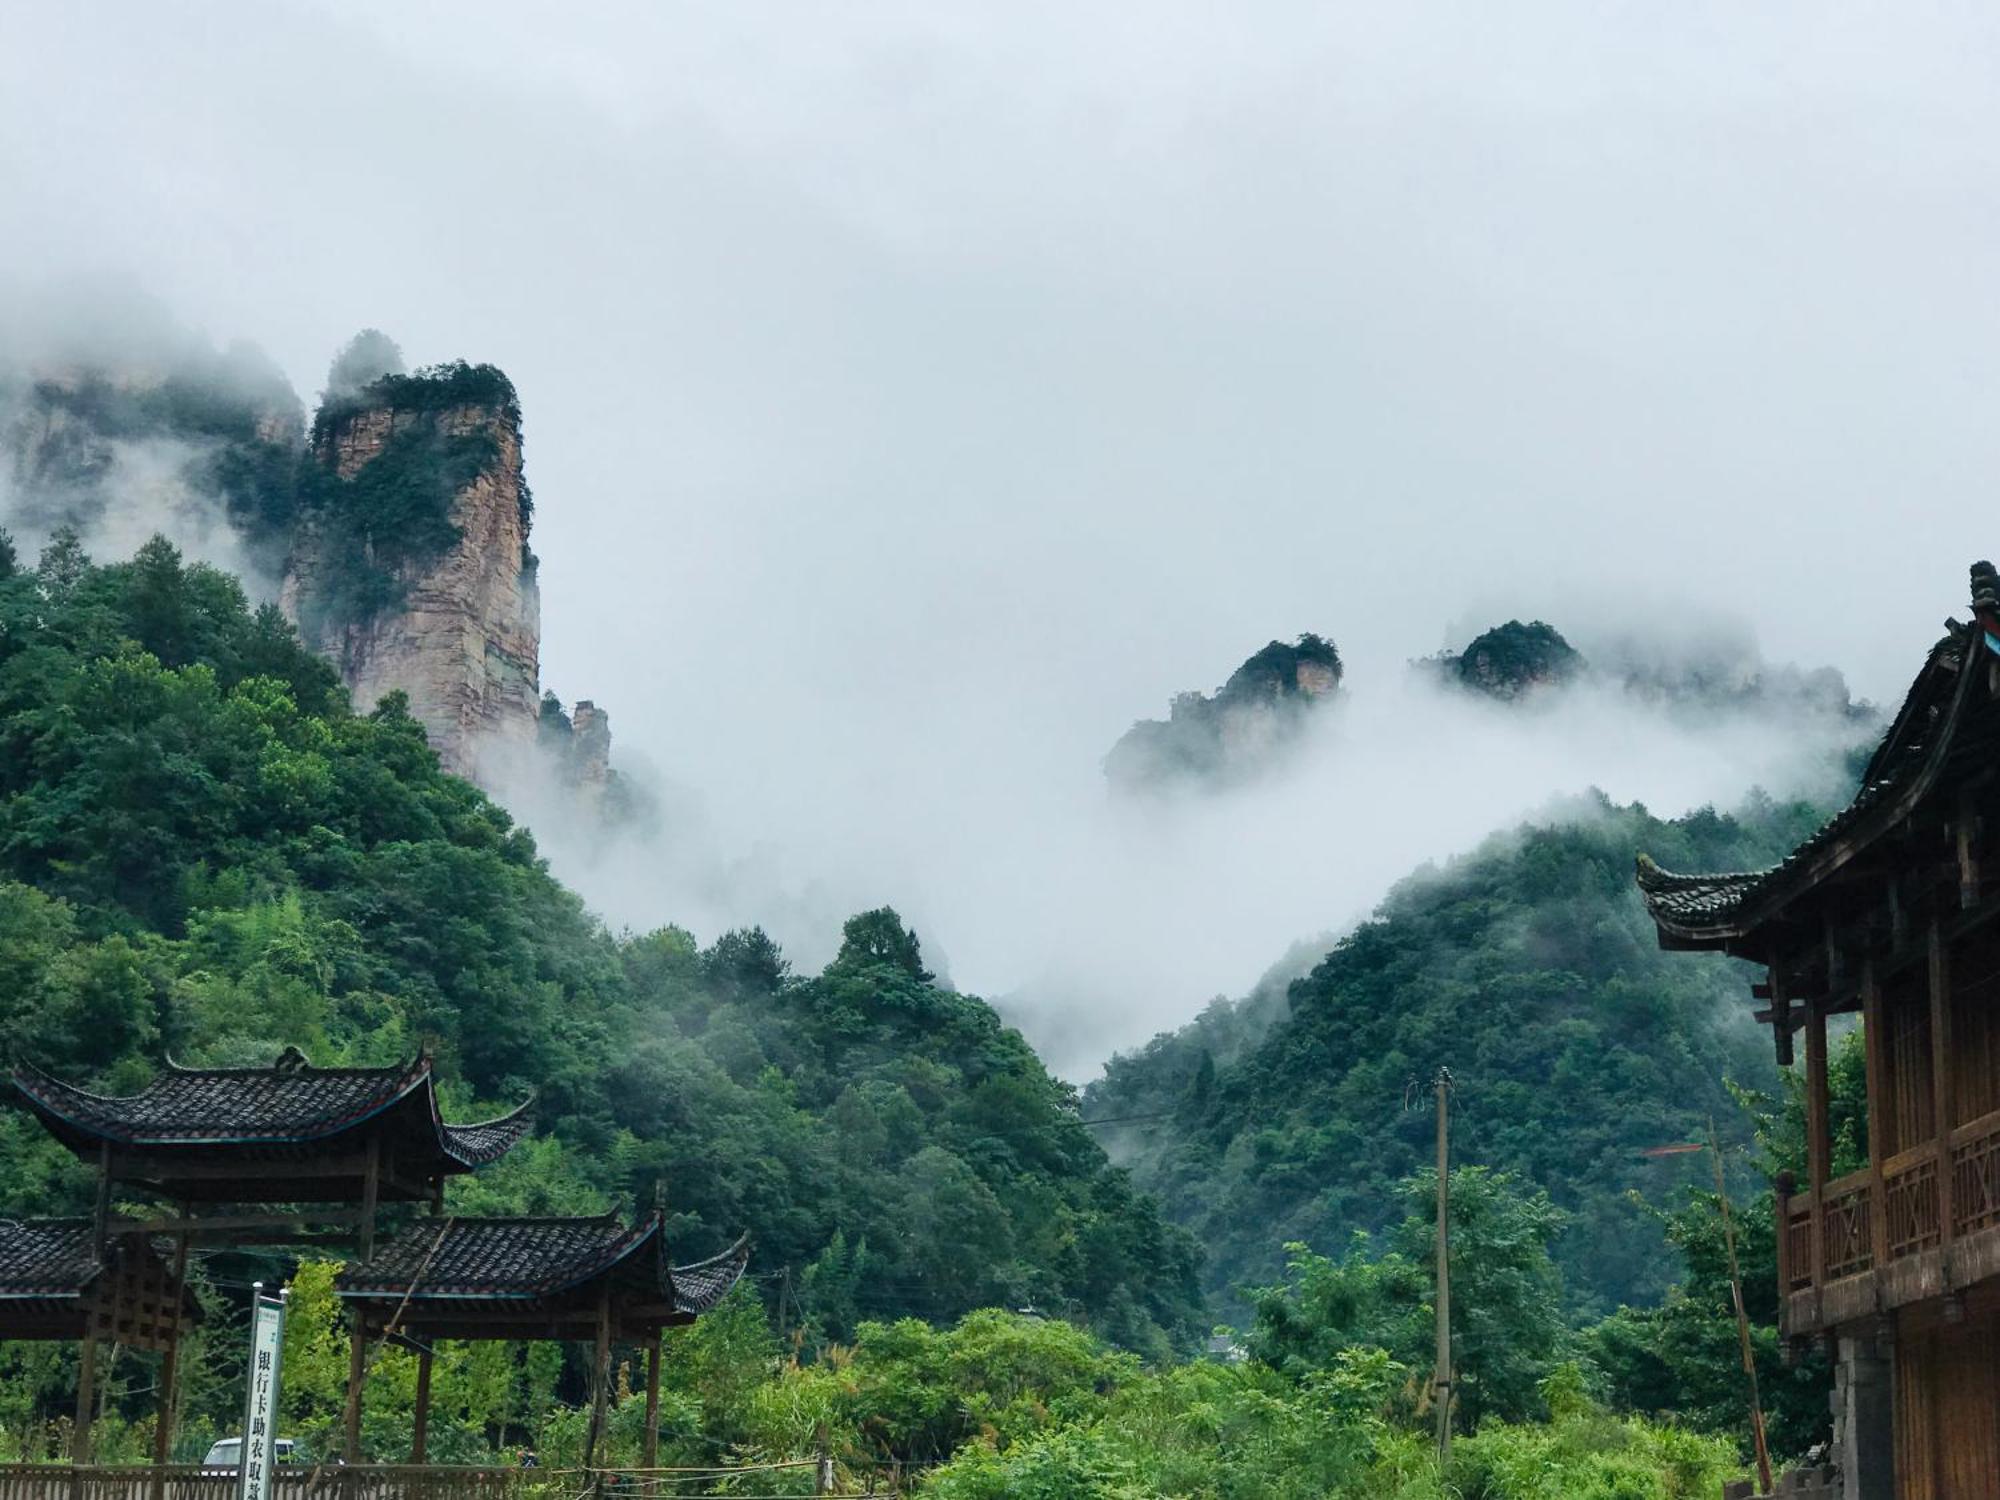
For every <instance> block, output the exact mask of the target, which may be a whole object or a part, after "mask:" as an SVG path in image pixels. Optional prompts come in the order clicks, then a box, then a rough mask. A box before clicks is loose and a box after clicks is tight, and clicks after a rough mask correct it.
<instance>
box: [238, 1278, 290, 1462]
mask: <svg viewBox="0 0 2000 1500" xmlns="http://www.w3.org/2000/svg"><path fill="white" fill-rule="evenodd" d="M285 1296H286V1294H285V1293H283V1292H280V1293H279V1294H278V1295H277V1296H275V1297H267V1296H265V1295H264V1283H263V1282H261V1281H260V1282H258V1283H257V1285H256V1288H255V1291H254V1293H253V1295H252V1297H251V1303H250V1381H249V1387H250V1393H249V1396H248V1398H247V1399H246V1400H245V1402H244V1403H243V1448H242V1459H243V1461H242V1464H241V1466H240V1467H239V1469H238V1479H237V1484H236V1500H270V1497H271V1465H272V1464H273V1463H275V1462H276V1461H277V1455H278V1368H279V1365H280V1364H281V1363H282V1362H283V1359H284V1354H285Z"/></svg>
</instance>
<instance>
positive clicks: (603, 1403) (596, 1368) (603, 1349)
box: [583, 1286, 611, 1490]
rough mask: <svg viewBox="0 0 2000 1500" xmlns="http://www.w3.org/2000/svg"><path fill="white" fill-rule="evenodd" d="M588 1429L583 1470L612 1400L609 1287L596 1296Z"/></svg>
mask: <svg viewBox="0 0 2000 1500" xmlns="http://www.w3.org/2000/svg"><path fill="white" fill-rule="evenodd" d="M590 1384H591V1392H590V1426H589V1428H588V1430H587V1431H586V1433H585V1436H584V1440H583V1467H584V1468H585V1469H586V1470H588V1469H590V1468H591V1467H592V1466H593V1465H594V1464H595V1463H596V1461H597V1445H598V1443H599V1442H600V1441H602V1440H603V1437H604V1424H605V1419H606V1415H607V1410H608V1407H609V1403H610V1399H611V1288H610V1287H609V1286H606V1287H605V1289H604V1290H603V1291H602V1292H600V1293H598V1297H597V1357H596V1358H595V1359H594V1360H592V1361H591V1366H590ZM587 1483H588V1485H589V1487H590V1488H591V1489H593V1490H594V1489H596V1488H597V1487H598V1483H597V1478H596V1476H595V1475H591V1476H589V1478H588V1480H587Z"/></svg>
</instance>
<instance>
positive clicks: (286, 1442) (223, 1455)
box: [201, 1438, 297, 1469]
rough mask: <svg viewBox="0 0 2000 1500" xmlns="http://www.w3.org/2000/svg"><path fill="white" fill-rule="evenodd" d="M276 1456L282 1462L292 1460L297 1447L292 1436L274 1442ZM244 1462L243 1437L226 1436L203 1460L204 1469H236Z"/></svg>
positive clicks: (286, 1462) (285, 1462)
mask: <svg viewBox="0 0 2000 1500" xmlns="http://www.w3.org/2000/svg"><path fill="white" fill-rule="evenodd" d="M272 1447H273V1448H274V1449H275V1450H276V1453H275V1457H276V1458H277V1460H278V1462H279V1463H281V1464H288V1463H291V1462H292V1455H293V1449H294V1448H296V1447H297V1444H295V1443H294V1442H293V1441H292V1440H291V1439H290V1438H279V1439H278V1440H277V1442H276V1443H274V1444H272ZM242 1462H243V1439H242V1438H224V1439H222V1441H220V1442H219V1443H217V1444H216V1445H215V1446H214V1447H212V1448H210V1449H209V1450H208V1457H207V1458H204V1459H203V1460H202V1461H201V1466H202V1467H203V1468H204V1469H234V1468H237V1467H238V1466H240V1465H241V1464H242Z"/></svg>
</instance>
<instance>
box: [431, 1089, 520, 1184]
mask: <svg viewBox="0 0 2000 1500" xmlns="http://www.w3.org/2000/svg"><path fill="white" fill-rule="evenodd" d="M534 1105H535V1101H534V1098H533V1096H530V1097H529V1098H528V1099H526V1100H525V1101H523V1102H522V1103H521V1104H520V1105H519V1106H518V1107H517V1108H514V1109H510V1110H509V1111H507V1113H506V1114H504V1115H500V1116H497V1117H496V1118H494V1119H491V1120H481V1121H479V1122H478V1123H477V1124H474V1125H446V1126H444V1127H442V1128H443V1130H444V1140H445V1146H446V1148H447V1149H449V1150H450V1152H451V1154H452V1155H453V1156H456V1157H457V1158H458V1159H459V1160H460V1161H462V1162H464V1163H465V1164H466V1165H467V1166H468V1167H483V1166H485V1165H486V1164H487V1163H488V1162H493V1161H498V1160H499V1159H500V1158H501V1157H503V1156H505V1155H506V1154H507V1153H508V1152H509V1151H511V1150H513V1149H514V1147H515V1145H516V1144H517V1143H518V1142H519V1141H520V1139H521V1137H522V1136H524V1135H526V1134H527V1133H528V1127H529V1126H530V1125H532V1124H533V1123H534V1121H533V1119H532V1118H531V1117H530V1115H529V1113H528V1111H529V1110H531V1109H533V1108H534Z"/></svg>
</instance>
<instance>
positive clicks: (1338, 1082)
mask: <svg viewBox="0 0 2000 1500" xmlns="http://www.w3.org/2000/svg"><path fill="white" fill-rule="evenodd" d="M1820 817H1821V813H1820V812H1819V811H1818V810H1816V809H1814V808H1812V807H1810V806H1808V805H1806V804H1803V803H1793V804H1778V803H1774V802H1771V801H1770V800H1768V799H1764V798H1757V799H1753V800H1752V801H1751V802H1750V803H1749V804H1748V805H1747V806H1746V807H1744V808H1743V809H1742V810H1740V811H1739V812H1738V813H1737V814H1736V815H1734V816H1725V815H1721V814H1718V813H1715V812H1713V811H1702V812H1698V813H1695V814H1693V815H1691V816H1688V817H1684V818H1678V819H1672V820H1662V819H1658V818H1654V817H1652V816H1650V815H1649V814H1648V813H1647V812H1646V811H1645V809H1643V808H1641V807H1636V806H1635V807H1617V806H1613V805H1611V804H1610V803H1608V802H1607V801H1605V800H1604V799H1603V798H1601V797H1592V798H1590V799H1587V800H1585V801H1582V802H1579V803H1577V804H1576V805H1574V806H1573V807H1571V808H1569V809H1567V810H1563V811H1560V812H1558V813H1556V814H1554V815H1552V816H1551V817H1550V818H1549V819H1548V820H1547V821H1545V822H1542V823H1539V824H1537V825H1534V826H1529V827H1524V828H1521V829H1519V830H1517V831H1515V832H1512V833H1508V834H1505V835H1501V836H1497V837H1495V838H1493V839H1492V840H1490V841H1489V842H1488V843H1487V844H1486V845H1485V846H1484V847H1482V848H1481V849H1480V850H1478V851H1477V852H1476V853H1474V854H1472V855H1469V856H1467V857H1466V858H1463V859H1460V860H1456V861H1454V862H1452V863H1451V864H1450V865H1449V866H1447V867H1445V868H1444V869H1441V870H1427V871H1424V872H1421V873H1419V874H1417V875H1415V876H1412V877H1411V878H1409V879H1408V880H1406V881H1404V882H1403V883H1402V884H1401V885H1399V886H1398V887H1397V888H1396V889H1395V890H1394V891H1392V892H1391V893H1390V895H1389V896H1388V898H1387V899H1386V900H1385V901H1384V902H1383V903H1382V906H1381V908H1380V909H1379V911H1378V912H1377V913H1376V915H1375V917H1374V918H1373V919H1372V920H1370V921H1368V922H1366V923H1364V924H1362V925H1361V926H1360V927H1359V928H1358V929H1356V930H1355V931H1354V932H1353V933H1351V934H1350V935H1349V936H1348V937H1346V938H1345V939H1344V940H1342V941H1341V942H1340V943H1339V944H1338V945H1337V946H1336V947H1335V948H1334V949H1333V951H1332V952H1331V953H1329V954H1328V955H1327V956H1326V957H1325V958H1324V959H1323V960H1322V961H1321V962H1320V964H1319V965H1318V966H1317V967H1316V968H1315V969H1314V970H1313V971H1312V972H1311V973H1310V974H1308V975H1307V976H1305V977H1304V978H1302V979H1300V980H1298V981H1296V982H1295V983H1294V984H1293V985H1292V986H1291V988H1290V992H1289V995H1288V997H1287V999H1286V1001H1285V1002H1284V1003H1283V1006H1282V1012H1281V1014H1278V1015H1277V1016H1275V1017H1274V1016H1273V1015H1272V1010H1273V1004H1272V999H1271V997H1268V996H1267V997H1263V998H1262V999H1260V1000H1256V1001H1253V1002H1251V1003H1250V1004H1249V1005H1248V1006H1244V1007H1239V1006H1231V1005H1228V1004H1222V1005H1218V1006H1215V1007H1211V1009H1210V1010H1209V1011H1208V1012H1207V1013H1206V1014H1204V1015H1203V1016H1201V1017H1200V1018H1198V1019H1197V1020H1196V1021H1195V1022H1194V1023H1193V1024H1191V1025H1190V1026H1188V1027H1185V1028H1183V1029H1182V1030H1180V1031H1178V1032H1174V1033H1170V1034H1167V1035H1163V1036H1161V1037H1158V1038H1156V1039H1155V1040H1154V1041H1153V1042H1152V1043H1151V1044H1149V1045H1148V1046H1146V1047H1145V1048H1143V1049H1141V1050H1139V1051H1138V1052H1136V1053H1133V1054H1130V1055H1127V1056H1122V1057H1118V1058H1115V1059H1113V1060H1112V1062H1111V1063H1110V1064H1109V1065H1108V1067H1107V1069H1106V1071H1105V1075H1104V1077H1103V1078H1102V1079H1101V1080H1100V1081H1098V1082H1096V1083H1094V1084H1092V1085H1091V1087H1090V1090H1089V1093H1088V1095H1087V1104H1088V1107H1089V1110H1090V1112H1091V1114H1092V1115H1093V1116H1095V1117H1099V1118H1106V1119H1112V1118H1117V1119H1128V1120H1131V1121H1132V1122H1131V1123H1128V1124H1125V1125H1120V1126H1117V1127H1115V1129H1114V1130H1113V1131H1108V1132H1107V1134H1110V1135H1112V1140H1111V1142H1110V1144H1111V1146H1112V1149H1113V1152H1114V1154H1115V1155H1118V1156H1119V1157H1120V1158H1121V1159H1123V1160H1127V1161H1128V1162H1129V1163H1130V1165H1131V1166H1132V1169H1133V1172H1134V1175H1135V1177H1136V1178H1137V1180H1138V1181H1139V1182H1140V1183H1141V1184H1142V1185H1143V1186H1145V1187H1147V1188H1148V1189H1150V1190H1151V1191H1153V1192H1155V1193H1157V1194H1158V1195H1159V1197H1160V1199H1161V1201H1162V1203H1163V1204H1164V1205H1165V1207H1166V1209H1167V1212H1168V1214H1169V1216H1170V1217H1171V1218H1173V1219H1174V1220H1175V1222H1177V1223H1180V1224H1183V1225H1186V1226H1187V1227H1188V1228H1190V1229H1192V1230H1193V1231H1194V1233H1195V1235H1196V1237H1197V1238H1198V1239H1199V1240H1200V1241H1201V1243H1202V1245H1203V1246H1204V1248H1205V1249H1206V1250H1207V1251H1208V1257H1209V1258H1208V1278H1209V1279H1208V1285H1209V1288H1210V1290H1211V1292H1213V1293H1215V1294H1216V1295H1217V1296H1218V1297H1220V1298H1222V1299H1224V1305H1225V1306H1226V1305H1227V1299H1229V1298H1230V1297H1231V1295H1232V1293H1233V1290H1234V1289H1235V1288H1237V1287H1240V1286H1242V1285H1245V1284H1252V1283H1255V1282H1256V1281H1258V1280H1259V1279H1263V1278H1268V1277H1270V1276H1271V1275H1273V1274H1275V1273H1276V1271H1277V1270H1278V1268H1279V1265H1280V1259H1281V1255H1282V1251H1281V1249H1280V1247H1281V1246H1282V1245H1283V1244H1284V1243H1286V1242H1287V1241H1292V1240H1301V1241H1306V1242H1309V1243H1311V1244H1314V1245H1316V1246H1324V1245H1328V1244H1333V1245H1338V1244H1339V1243H1341V1242H1342V1241H1343V1240H1344V1239H1345V1238H1346V1236H1347V1235H1348V1234H1349V1233H1351V1232H1352V1231H1353V1230H1355V1229H1357V1228H1359V1229H1369V1230H1375V1229H1380V1228H1382V1227H1384V1225H1385V1222H1386V1220H1387V1218H1388V1216H1389V1214H1390V1213H1391V1211H1392V1204H1393V1198H1394V1195H1393V1191H1392V1190H1393V1187H1394V1184H1395V1183H1396V1182H1397V1181H1398V1180H1399V1179H1401V1178H1403V1177H1405V1176H1407V1175H1408V1174H1409V1173H1410V1172H1412V1171H1415V1170H1417V1169H1418V1168H1419V1167H1421V1166H1423V1165H1424V1164H1425V1163H1426V1162H1427V1161H1428V1160H1429V1158H1430V1155H1431V1152H1432V1130H1431V1123H1430V1119H1429V1117H1428V1115H1427V1114H1425V1113H1422V1112H1419V1111H1413V1110H1410V1109H1408V1108H1406V1107H1405V1106H1406V1096H1407V1094H1408V1092H1409V1086H1410V1085H1411V1083H1412V1082H1413V1081H1416V1082H1419V1083H1427V1082H1428V1081H1429V1080H1430V1078H1431V1077H1432V1075H1433V1074H1434V1073H1435V1071H1436V1070H1437V1069H1438V1068H1440V1067H1443V1068H1448V1069H1449V1070H1451V1072H1452V1074H1453V1075H1454V1077H1455V1079H1456V1089H1455V1094H1454V1104H1453V1108H1454V1115H1455V1119H1456V1129H1455V1133H1454V1146H1455V1151H1456V1153H1457V1159H1458V1160H1461V1161H1467V1162H1477V1163H1483V1164H1485V1165H1488V1166H1491V1167H1494V1168H1496V1169H1501V1170H1506V1171H1511V1172H1515V1173H1518V1174H1519V1175H1520V1176H1521V1177H1522V1178H1523V1179H1524V1180H1525V1181H1528V1182H1531V1183H1535V1184H1538V1185H1540V1186H1542V1187H1544V1188H1546V1189H1547V1190H1548V1192H1549V1193H1550V1194H1551V1197H1552V1199H1553V1201H1554V1202H1555V1204H1556V1206H1557V1207H1559V1208H1560V1209H1562V1210H1563V1211H1564V1213H1565V1214H1567V1215H1568V1216H1569V1226H1568V1229H1567V1231H1566V1232H1565V1234H1564V1235H1563V1237H1562V1241H1561V1244H1560V1246H1559V1248H1558V1252H1557V1258H1558V1261H1559V1263H1560V1265H1561V1266H1562V1268H1563V1271H1564V1273H1565V1279H1566V1283H1567V1288H1568V1292H1567V1295H1568V1298H1569V1301H1570V1303H1571V1305H1572V1307H1573V1308H1574V1309H1575V1310H1576V1311H1578V1312H1580V1313H1588V1312H1605V1311H1609V1310H1610V1309H1611V1308H1612V1307H1615V1306H1616V1305H1617V1304H1619V1303H1620V1302H1638V1301H1654V1300H1657V1299H1658V1297H1659V1296H1660V1295H1661V1294H1662V1293H1663V1292H1664V1290H1665V1288H1666V1286H1667V1284H1668V1283H1669V1281H1670V1280H1671V1279H1672V1278H1673V1277H1674V1276H1675V1275H1676V1274H1678V1269H1679V1268H1678V1265H1677V1262H1676V1259H1675V1257H1674V1255H1673V1254H1672V1252H1671V1251H1670V1249H1669V1247H1667V1246H1666V1245H1665V1244H1664V1243H1663V1240H1662V1237H1661V1235H1660V1232H1659V1228H1658V1225H1657V1224H1656V1222H1654V1220H1653V1218H1652V1216H1651V1215H1650V1214H1649V1212H1648V1210H1647V1208H1646V1206H1645V1205H1646V1203H1648V1202H1650V1203H1653V1204H1659V1203H1662V1202H1665V1201H1666V1200H1667V1199H1668V1198H1669V1197H1670V1196H1671V1195H1672V1194H1673V1193H1674V1192H1675V1191H1676V1190H1677V1189H1678V1188H1679V1187H1680V1186H1682V1185H1684V1184H1685V1183H1686V1182H1687V1181H1689V1180H1691V1179H1690V1178H1689V1176H1688V1174H1689V1172H1691V1171H1693V1170H1696V1168H1695V1167H1691V1166H1690V1165H1689V1164H1688V1163H1687V1162H1685V1161H1682V1162H1680V1163H1679V1164H1678V1165H1676V1164H1675V1162H1674V1161H1672V1160H1671V1159H1670V1160H1668V1161H1666V1162H1661V1161H1658V1160H1655V1159H1652V1158H1648V1157H1646V1156H1643V1155H1642V1154H1641V1152H1642V1151H1643V1150H1644V1149H1645V1148H1646V1147H1648V1146H1656V1145H1662V1144H1667V1143H1672V1142H1679V1141H1689V1140H1698V1139H1700V1138H1701V1137H1702V1134H1703V1132H1704V1130H1705V1128H1706V1121H1707V1119H1708V1118H1709V1117H1710V1116H1711V1115H1715V1116H1717V1117H1719V1118H1720V1119H1721V1121H1722V1123H1723V1125H1724V1127H1725V1129H1726V1130H1727V1131H1728V1132H1729V1133H1730V1134H1731V1135H1732V1136H1734V1137H1736V1138H1739V1139H1740V1138H1741V1136H1742V1135H1743V1133H1744V1132H1745V1130H1746V1129H1747V1126H1746V1125H1744V1124H1743V1123H1742V1117H1741V1113H1740V1111H1739V1110H1738V1109H1737V1107H1736V1103H1735V1100H1734V1097H1733V1096H1732V1094H1731V1093H1730V1090H1729V1084H1730V1083H1731V1082H1734V1083H1736V1084H1738V1085H1744V1086H1749V1087H1753V1088H1757V1089H1762V1090H1769V1089H1771V1088H1773V1087H1775V1078H1776V1075H1775V1066H1774V1064H1773V1062H1772V1058H1771V1047H1770V1041H1769V1038H1768V1037H1767V1036H1766V1035H1765V1034H1764V1033H1763V1032H1762V1030H1761V1029H1760V1028H1758V1027H1757V1026H1755V1025H1754V1024H1753V1023H1752V1022H1751V1020H1750V1018H1749V1010H1750V1007H1749V1006H1748V1004H1747V1003H1746V1001H1747V998H1748V994H1749V989H1748V986H1749V983H1750V979H1749V972H1748V970H1747V969H1746V968H1744V967H1742V966H1740V965H1737V964H1734V963H1732V962H1731V961H1729V960H1724V959H1721V958H1715V957H1709V956H1704V955H1693V954H1669V953H1662V952H1661V951H1660V950H1659V947H1658V944H1657V942H1656V940H1655V937H1654V933H1653V927H1652V924H1651V922H1650V921H1649V920H1648V919H1647V917H1646V915H1645V913H1644V911H1643V909H1642V908H1641V906H1640V903H1639V898H1638V894H1637V892H1636V890H1635V889H1634V887H1633V884H1632V858H1633V854H1634V852H1635V851H1637V850H1645V851H1648V852H1650V853H1652V854H1653V855H1655V856H1656V857H1657V858H1659V859H1660V860H1661V862H1662V863H1664V864H1666V865H1668V866H1670V867H1672V868H1676V869H1741V868H1751V867H1755V866H1758V865H1761V864H1766V863H1769V862H1771V861H1773V860H1775V859H1777V858H1778V857H1779V856H1780V855H1782V854H1783V853H1784V852H1786V851H1789V850H1790V849H1791V848H1792V847H1793V846H1794V845H1795V844H1796V843H1797V842H1798V841H1799V840H1800V839H1801V838H1802V837H1803V836H1804V834H1806V833H1807V832H1809V831H1810V830H1811V829H1812V828H1813V827H1815V826H1816V825H1817V823H1818V822H1819V820H1820ZM1132 1117H1140V1118H1138V1119H1135V1120H1133V1119H1132ZM1635 1195H1636V1199H1637V1200H1639V1201H1635Z"/></svg>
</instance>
